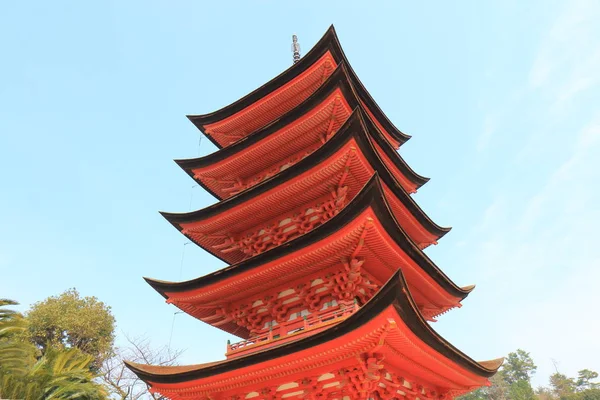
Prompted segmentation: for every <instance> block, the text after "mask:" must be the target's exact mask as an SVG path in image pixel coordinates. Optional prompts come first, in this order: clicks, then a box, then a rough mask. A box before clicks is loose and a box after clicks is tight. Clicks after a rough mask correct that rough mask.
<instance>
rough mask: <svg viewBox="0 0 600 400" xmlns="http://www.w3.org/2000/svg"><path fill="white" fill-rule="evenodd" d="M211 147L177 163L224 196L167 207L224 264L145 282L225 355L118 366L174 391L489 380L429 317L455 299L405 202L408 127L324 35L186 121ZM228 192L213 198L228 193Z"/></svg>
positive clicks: (445, 398) (183, 395) (377, 399)
mask: <svg viewBox="0 0 600 400" xmlns="http://www.w3.org/2000/svg"><path fill="white" fill-rule="evenodd" d="M189 118H190V119H191V120H192V121H193V122H194V123H195V125H196V126H198V127H199V128H200V129H201V130H202V131H203V132H205V133H206V134H207V135H208V137H209V139H210V140H211V141H212V142H213V143H214V144H215V145H217V147H219V148H221V150H219V151H218V152H217V153H216V154H215V155H212V156H207V157H205V158H201V159H195V160H180V161H178V163H179V165H181V166H182V167H183V168H184V170H185V171H186V172H188V174H190V175H191V176H193V178H194V179H196V180H197V181H198V182H199V183H200V184H201V185H202V186H204V187H205V188H207V189H208V190H209V191H210V192H212V193H213V194H215V196H216V197H218V198H219V199H221V200H222V201H221V202H219V203H218V204H215V205H213V206H210V207H207V208H205V209H202V210H198V211H194V212H189V213H184V214H171V213H163V215H164V216H165V218H167V220H169V221H170V222H171V223H172V224H173V225H174V226H175V227H176V228H177V229H178V230H180V231H181V233H183V234H184V235H186V236H187V237H188V238H190V240H192V241H193V242H194V243H196V244H197V245H199V246H200V247H202V248H204V249H205V250H207V251H209V252H210V253H212V254H213V255H215V256H217V257H219V258H220V259H222V260H224V261H225V262H227V263H228V264H230V265H229V266H227V267H226V268H223V269H221V270H219V271H216V272H213V273H211V274H208V275H206V276H204V277H200V278H196V279H194V280H191V281H187V282H165V281H158V280H152V279H146V280H147V281H148V283H149V284H150V285H152V286H153V287H154V288H155V289H156V290H157V291H158V292H159V293H160V294H161V295H162V296H163V297H164V298H165V299H166V301H167V302H168V303H170V304H173V305H175V306H176V307H178V308H179V309H181V310H182V311H184V312H185V313H187V314H189V315H191V316H193V317H196V318H198V319H200V320H202V321H204V322H205V323H208V324H210V325H212V326H214V327H217V328H220V329H222V330H224V331H226V332H228V333H230V334H232V335H234V336H237V337H238V338H239V339H236V340H235V341H234V342H233V343H232V342H228V343H227V345H226V347H225V346H224V349H225V350H226V354H225V357H226V359H224V360H222V361H217V362H211V363H206V364H198V365H188V366H172V367H162V366H151V365H140V364H134V363H126V364H127V366H128V367H129V368H130V369H131V370H132V371H133V372H134V373H135V374H137V375H138V377H139V378H140V379H142V380H143V381H144V382H146V383H147V384H148V385H149V390H150V391H151V392H152V393H160V394H161V396H163V397H164V398H168V399H172V400H184V399H185V400H242V399H244V400H245V399H256V400H263V399H265V400H266V399H269V400H283V399H311V400H317V399H319V400H324V399H329V400H351V399H362V400H396V399H408V400H417V399H418V400H434V399H435V400H449V399H452V398H454V397H456V396H458V395H461V394H464V393H466V392H469V391H471V390H473V389H475V388H477V387H480V386H482V385H487V384H489V381H488V378H489V377H490V376H492V375H493V374H494V373H495V372H496V371H497V369H498V368H499V367H500V365H501V364H502V360H493V361H486V362H476V361H473V360H472V359H470V358H469V357H467V356H466V355H465V354H463V353H462V352H460V351H459V350H457V349H456V348H454V347H453V346H452V345H451V344H450V343H448V342H447V341H445V340H444V339H443V338H442V337H440V336H439V335H438V334H437V333H436V332H435V331H434V330H433V329H432V328H431V327H430V325H429V324H428V322H427V321H434V320H435V317H436V316H438V315H440V314H443V313H445V312H447V311H448V310H450V309H452V308H456V307H460V306H461V301H462V300H463V299H464V298H466V296H467V295H468V294H469V292H470V291H471V290H472V289H473V286H470V287H466V288H460V287H458V286H457V285H456V284H454V283H453V282H452V281H451V280H450V279H449V278H448V277H447V276H446V275H445V274H444V273H443V272H442V271H441V270H440V269H439V268H438V267H437V266H436V265H435V264H434V263H433V261H431V260H430V259H429V258H428V257H427V255H425V253H424V252H423V249H425V248H426V247H427V246H429V245H431V244H437V240H438V239H439V238H441V237H442V236H443V235H444V234H445V233H447V232H448V231H449V228H442V227H440V226H438V225H436V224H434V223H433V222H432V221H431V219H429V217H427V215H426V214H425V213H424V212H423V210H421V209H420V208H419V207H418V205H416V203H415V202H414V200H413V199H412V198H411V197H410V196H409V194H410V193H414V192H415V191H416V189H417V188H418V187H419V186H420V185H422V184H423V183H425V182H426V181H427V179H426V178H423V177H421V176H419V175H417V174H416V173H414V171H412V170H411V169H410V168H409V167H408V166H407V165H406V164H405V163H404V161H403V160H402V159H401V158H400V156H399V155H398V154H397V153H395V151H393V150H392V149H391V148H390V146H392V147H393V148H394V149H397V148H398V146H399V145H400V144H401V143H404V142H405V141H406V140H408V138H409V136H407V135H404V134H403V133H402V132H400V131H399V130H398V129H397V128H396V127H395V126H394V125H393V124H391V122H390V121H389V120H388V119H387V117H385V115H384V114H383V113H382V111H381V110H380V109H379V107H378V106H377V105H376V104H375V102H374V101H373V99H372V98H371V96H370V95H369V94H368V93H367V92H366V90H365V88H364V87H363V85H362V83H360V81H359V80H358V78H357V77H356V75H355V73H354V71H353V70H352V68H351V67H350V66H349V65H348V64H347V59H346V57H345V56H344V54H343V51H342V50H341V47H340V46H339V42H338V40H337V36H336V35H335V31H334V30H333V28H330V30H329V31H328V32H327V34H326V35H325V36H324V37H323V39H321V41H319V43H318V44H317V45H316V46H315V49H313V50H311V52H309V53H308V54H307V55H306V56H305V58H304V59H303V60H300V62H299V63H297V64H295V65H294V66H293V67H291V68H290V69H289V70H287V71H285V72H284V73H283V74H281V75H280V76H279V77H277V78H275V79H274V80H272V81H270V82H269V83H267V84H266V85H264V86H262V87H261V88H259V89H257V90H256V91H254V92H252V93H251V94H249V95H248V96H246V97H244V98H242V99H240V100H238V101H237V102H235V103H233V104H231V105H229V106H227V107H225V108H223V109H221V110H218V111H216V112H214V113H211V114H206V115H203V116H190V117H189ZM223 199H224V200H223Z"/></svg>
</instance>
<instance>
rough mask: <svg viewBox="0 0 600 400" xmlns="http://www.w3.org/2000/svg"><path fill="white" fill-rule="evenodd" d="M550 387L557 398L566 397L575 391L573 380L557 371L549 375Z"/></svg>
mask: <svg viewBox="0 0 600 400" xmlns="http://www.w3.org/2000/svg"><path fill="white" fill-rule="evenodd" d="M550 387H551V388H552V393H553V394H554V395H555V396H557V397H558V398H559V399H566V398H568V397H569V396H570V395H572V394H573V393H575V381H574V380H573V379H572V378H567V376H566V375H564V374H561V373H559V372H556V373H554V374H552V375H550Z"/></svg>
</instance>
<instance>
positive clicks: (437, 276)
mask: <svg viewBox="0 0 600 400" xmlns="http://www.w3.org/2000/svg"><path fill="white" fill-rule="evenodd" d="M368 207H371V208H372V210H373V212H374V213H375V215H376V216H377V218H378V220H379V222H380V223H381V225H382V226H383V227H384V229H385V230H386V232H387V233H388V235H390V237H392V238H394V240H395V242H396V243H397V245H398V246H399V247H400V248H401V249H402V251H404V252H405V253H406V254H407V255H408V256H409V257H411V259H413V260H414V261H415V263H416V264H417V265H418V266H419V267H420V268H421V269H423V270H424V271H425V272H426V273H427V274H428V275H429V276H431V277H432V278H433V279H434V281H435V282H437V284H438V285H440V287H441V288H443V289H444V290H445V291H446V292H448V293H449V294H450V295H451V296H453V297H456V298H459V299H461V300H462V299H464V298H466V297H467V296H468V294H469V293H470V292H469V291H467V290H463V289H462V288H460V287H458V286H457V285H456V284H454V283H453V282H452V281H451V280H450V278H449V277H448V276H446V275H445V274H444V273H443V272H442V271H441V270H440V269H439V268H438V267H437V266H436V265H435V264H434V263H433V261H431V260H430V259H429V257H427V255H426V254H425V253H424V252H423V251H422V250H420V249H419V248H418V247H417V246H416V245H415V244H414V243H413V242H412V240H411V239H410V238H409V237H408V235H407V234H406V233H405V232H404V230H403V229H402V227H401V226H399V224H398V222H397V221H396V219H395V217H394V216H393V214H392V213H391V210H390V209H389V206H388V204H387V201H386V200H385V195H384V193H383V189H382V187H381V184H380V180H379V176H378V175H377V174H375V175H374V176H373V177H372V178H371V179H370V180H369V182H368V183H367V184H366V185H365V186H364V187H363V189H362V190H361V191H360V192H359V193H358V195H357V196H356V197H355V198H354V199H353V200H352V201H351V202H350V203H349V204H348V205H347V206H346V207H345V208H344V209H342V211H341V212H340V213H339V214H337V215H336V216H334V217H333V218H332V219H330V220H329V221H327V222H326V223H324V224H322V225H320V226H319V227H317V228H315V229H314V230H312V231H310V232H308V233H306V234H304V235H302V236H300V237H298V238H296V239H293V240H291V241H289V242H287V243H284V244H282V245H281V246H278V247H275V248H273V249H271V250H268V251H266V252H264V253H261V254H259V255H257V256H254V257H252V258H250V259H248V260H246V261H242V262H240V263H237V264H233V265H231V266H229V267H226V268H223V269H221V270H219V271H217V272H214V273H212V274H209V275H205V276H203V277H200V278H197V279H194V280H191V281H188V282H182V283H166V282H160V281H152V280H148V283H150V284H151V285H152V287H153V288H154V289H155V290H157V291H158V292H159V293H161V294H162V295H163V296H164V297H165V298H166V295H165V292H185V291H189V290H195V289H199V288H202V287H206V286H208V285H212V284H215V283H217V282H219V281H222V280H224V279H227V278H229V277H231V276H235V275H237V274H239V273H242V272H245V271H248V270H251V269H254V268H259V267H260V266H261V265H263V264H265V263H268V262H271V261H273V260H276V259H278V258H281V257H283V256H285V255H288V254H291V253H293V252H294V251H301V250H302V249H304V248H306V247H307V246H309V245H311V244H313V243H316V242H318V241H320V240H323V239H325V238H327V237H329V236H331V235H333V234H335V233H336V232H337V231H339V230H340V229H342V228H343V227H344V226H346V225H347V224H349V223H351V222H352V221H354V220H355V219H356V218H357V217H358V216H359V215H360V214H361V213H362V212H363V211H364V210H366V209H367V208H368Z"/></svg>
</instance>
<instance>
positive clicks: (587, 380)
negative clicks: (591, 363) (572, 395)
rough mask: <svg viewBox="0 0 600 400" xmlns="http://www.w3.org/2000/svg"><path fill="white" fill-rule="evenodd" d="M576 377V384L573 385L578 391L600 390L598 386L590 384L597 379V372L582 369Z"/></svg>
mask: <svg viewBox="0 0 600 400" xmlns="http://www.w3.org/2000/svg"><path fill="white" fill-rule="evenodd" d="M577 375H578V376H577V382H576V383H575V385H576V386H577V390H578V391H582V390H588V389H600V384H598V383H593V382H592V380H594V379H597V378H598V373H597V372H595V371H590V370H589V369H582V370H581V371H579V372H578V373H577Z"/></svg>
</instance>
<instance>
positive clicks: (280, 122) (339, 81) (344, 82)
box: [175, 63, 429, 200]
mask: <svg viewBox="0 0 600 400" xmlns="http://www.w3.org/2000/svg"><path fill="white" fill-rule="evenodd" d="M337 89H340V90H341V92H342V94H343V95H344V98H345V99H346V101H347V102H348V105H349V106H350V107H351V108H352V109H355V108H359V109H361V110H362V112H363V115H364V118H365V119H366V120H368V121H370V122H371V124H370V125H371V129H369V132H368V133H369V134H370V135H371V137H372V139H373V140H374V141H375V142H376V143H377V144H378V145H379V146H380V147H381V149H382V150H383V151H384V152H385V154H386V155H387V156H388V157H389V158H390V160H392V162H393V163H394V165H395V166H396V167H397V168H398V169H399V170H400V171H401V172H402V174H403V175H404V176H406V177H407V178H408V179H409V180H410V181H411V182H412V183H413V184H414V185H415V186H416V187H417V188H420V187H421V186H423V185H424V184H425V183H427V182H428V181H429V178H426V177H424V176H422V175H419V174H417V173H416V172H415V171H414V170H413V169H412V168H410V167H409V166H408V164H407V163H406V162H405V161H404V160H403V159H402V157H401V156H400V155H399V154H398V153H397V152H396V150H395V149H394V148H393V147H392V146H391V145H390V144H389V142H388V141H387V140H386V139H385V138H384V136H383V134H382V133H381V131H380V130H379V129H378V128H377V127H376V126H375V124H373V123H372V121H371V118H370V117H369V116H368V115H367V113H366V112H365V110H364V107H363V106H362V104H361V103H360V101H359V98H358V95H357V94H356V91H355V88H354V87H353V86H352V83H351V81H350V77H349V74H348V70H347V68H346V67H345V65H344V64H343V63H342V64H340V65H338V67H337V68H336V70H335V71H334V73H333V74H332V75H330V76H329V77H328V79H327V81H326V82H325V83H324V84H323V85H322V86H321V87H319V89H318V90H317V91H316V92H315V93H313V94H312V95H311V96H310V97H309V98H308V99H306V100H305V101H304V102H303V103H301V104H300V105H298V106H297V107H295V108H294V109H292V110H290V111H289V112H287V113H286V114H284V115H283V116H282V117H281V118H279V119H277V120H275V121H273V122H271V123H270V124H268V125H267V126H265V127H263V128H261V129H259V130H257V131H255V132H253V133H251V134H250V135H248V136H246V137H245V138H243V139H240V140H239V141H237V142H235V143H234V144H231V145H230V146H227V147H225V148H222V149H221V150H218V151H216V152H214V153H211V154H209V155H207V156H204V157H201V158H194V159H184V160H175V162H176V163H177V164H178V165H179V166H180V167H181V168H182V169H183V170H184V171H186V173H187V174H188V175H189V176H190V177H191V178H192V179H194V180H195V181H196V182H198V183H199V184H200V185H202V187H204V188H205V189H206V190H207V191H208V192H209V193H210V194H211V195H213V196H214V197H216V198H217V199H219V200H222V197H221V196H219V195H218V194H217V193H215V192H213V191H212V190H211V189H209V188H208V187H206V186H205V185H204V183H203V182H201V181H200V180H199V179H195V178H194V172H193V170H194V169H198V168H202V167H207V166H210V165H212V164H214V163H217V162H220V161H223V160H225V159H227V158H229V157H231V156H233V155H235V154H239V153H241V152H243V151H244V150H245V149H247V148H248V147H250V146H251V145H253V144H256V143H258V142H260V141H262V140H264V139H266V138H268V137H269V136H271V135H272V134H274V133H275V132H277V131H279V130H281V129H283V128H284V127H286V126H288V125H289V124H291V123H293V122H294V121H296V120H297V119H299V118H301V117H302V116H303V115H305V114H308V113H309V112H310V111H311V110H312V109H313V108H315V107H317V106H318V105H319V104H321V103H322V102H323V101H324V100H325V99H326V98H327V97H328V96H329V95H331V94H332V93H333V92H334V91H335V90H337Z"/></svg>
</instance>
